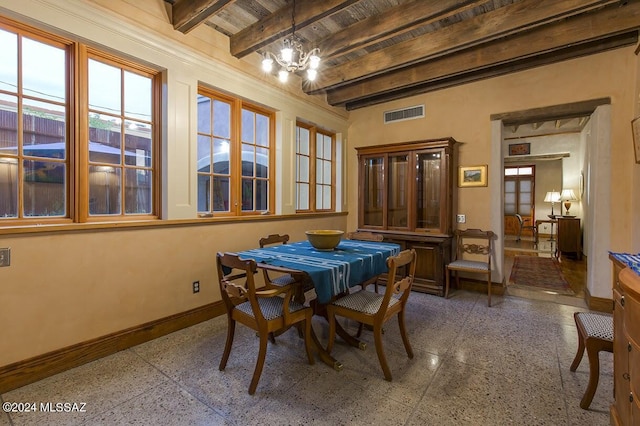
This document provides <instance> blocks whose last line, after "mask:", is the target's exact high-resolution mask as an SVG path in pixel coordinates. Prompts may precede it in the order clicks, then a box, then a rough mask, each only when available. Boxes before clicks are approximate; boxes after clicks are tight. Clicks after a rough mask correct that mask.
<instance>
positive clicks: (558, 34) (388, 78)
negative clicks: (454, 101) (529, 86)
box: [327, 2, 640, 105]
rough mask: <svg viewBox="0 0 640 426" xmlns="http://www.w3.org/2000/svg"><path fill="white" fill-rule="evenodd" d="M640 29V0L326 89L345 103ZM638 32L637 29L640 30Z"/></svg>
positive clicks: (331, 98) (330, 97) (329, 95)
mask: <svg viewBox="0 0 640 426" xmlns="http://www.w3.org/2000/svg"><path fill="white" fill-rule="evenodd" d="M638 27H640V2H634V3H629V4H628V5H627V6H625V7H620V8H610V9H605V10H602V11H600V12H598V13H592V14H587V15H582V16H576V17H574V18H571V19H568V20H565V21H560V22H556V23H554V24H550V25H547V26H544V27H542V28H538V29H535V30H532V31H529V32H527V33H522V34H517V35H514V36H511V37H509V38H508V39H504V40H500V41H497V42H493V43H490V44H487V45H484V46H479V47H477V48H476V49H471V50H466V51H462V52H459V53H457V54H454V55H450V56H447V57H441V58H437V59H435V60H431V61H427V62H423V63H420V64H417V65H415V66H413V67H409V68H406V69H401V70H396V71H393V72H390V73H387V74H384V75H380V76H376V77H372V78H369V79H366V80H362V81H359V82H354V83H353V84H349V85H346V86H344V87H336V88H334V89H329V90H327V101H328V102H329V103H330V104H331V105H344V104H346V103H348V102H352V101H354V100H357V99H361V98H363V97H365V96H375V95H376V94H380V93H384V92H392V91H395V90H398V89H401V88H406V87H411V86H415V85H419V84H423V83H424V82H428V81H436V80H441V79H445V78H449V77H451V76H456V75H461V74H463V73H465V72H467V71H468V70H479V69H487V68H490V67H492V66H496V65H500V64H505V63H508V62H512V61H516V60H521V59H526V58H532V57H534V56H536V55H540V54H543V53H546V52H553V51H554V50H559V49H562V48H563V47H565V46H572V45H579V44H583V43H584V42H587V41H594V40H598V39H604V38H606V37H608V36H610V35H613V34H622V33H625V32H629V31H633V30H637V29H638ZM636 34H637V31H636Z"/></svg>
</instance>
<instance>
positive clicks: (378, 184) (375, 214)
mask: <svg viewBox="0 0 640 426" xmlns="http://www.w3.org/2000/svg"><path fill="white" fill-rule="evenodd" d="M363 175H364V176H362V178H363V179H364V186H363V188H362V191H363V192H364V194H363V197H362V198H363V199H362V204H363V218H362V219H363V225H365V226H382V225H383V223H384V217H383V207H384V157H367V158H365V159H364V169H363Z"/></svg>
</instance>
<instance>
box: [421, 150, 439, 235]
mask: <svg viewBox="0 0 640 426" xmlns="http://www.w3.org/2000/svg"><path fill="white" fill-rule="evenodd" d="M441 157H442V153H441V152H440V151H437V152H424V153H418V154H416V161H417V164H416V173H417V175H416V185H417V188H416V192H417V194H416V202H417V206H416V207H417V215H416V218H417V223H416V227H417V228H422V229H440V224H441V219H440V197H441V189H440V184H441V182H440V177H441V175H442V173H441V167H440V165H441V163H442V161H441Z"/></svg>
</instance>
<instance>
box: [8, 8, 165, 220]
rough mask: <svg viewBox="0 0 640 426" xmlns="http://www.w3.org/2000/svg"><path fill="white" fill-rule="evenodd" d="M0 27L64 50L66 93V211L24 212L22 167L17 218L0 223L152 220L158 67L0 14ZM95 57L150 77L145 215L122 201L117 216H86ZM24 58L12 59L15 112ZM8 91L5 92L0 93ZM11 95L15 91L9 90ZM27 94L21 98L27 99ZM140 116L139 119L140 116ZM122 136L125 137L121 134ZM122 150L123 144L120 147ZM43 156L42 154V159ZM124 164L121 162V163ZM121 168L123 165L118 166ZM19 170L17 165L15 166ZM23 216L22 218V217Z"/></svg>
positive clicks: (156, 200) (156, 211) (155, 215)
mask: <svg viewBox="0 0 640 426" xmlns="http://www.w3.org/2000/svg"><path fill="white" fill-rule="evenodd" d="M0 29H2V30H4V31H7V32H11V33H15V34H17V36H18V37H19V40H20V38H22V37H27V38H29V39H32V40H35V41H38V42H40V43H44V44H48V45H52V46H55V47H59V48H64V50H65V56H66V58H65V84H66V88H65V96H66V100H65V101H64V106H65V109H66V116H65V118H66V126H65V132H66V133H65V149H66V152H65V160H64V163H65V164H66V174H65V178H66V181H65V188H64V191H65V198H66V200H65V205H66V214H65V215H64V216H32V217H24V216H23V210H24V180H23V179H24V178H23V175H24V171H21V172H20V173H19V174H18V179H19V189H18V215H17V217H7V218H3V219H2V220H0V227H15V226H29V225H42V224H52V225H53V224H60V225H66V224H74V223H88V222H101V223H104V222H118V221H141V220H157V219H159V218H160V216H161V212H160V205H161V202H160V196H161V186H160V185H161V181H162V179H161V176H162V170H161V142H160V141H161V126H162V122H161V111H162V108H161V90H162V86H161V84H162V72H161V71H160V70H159V69H158V68H152V67H151V66H148V65H145V64H142V63H141V62H138V61H136V60H134V59H129V58H127V57H126V55H124V54H120V55H117V54H112V53H108V52H106V51H104V50H101V49H99V48H96V47H93V46H89V45H87V44H84V43H81V42H79V41H76V40H72V39H69V38H65V37H63V36H59V35H57V34H54V33H50V32H47V31H43V30H40V29H38V28H34V27H31V26H29V25H25V24H22V23H20V22H16V21H13V20H11V19H8V18H4V17H0ZM21 49H22V43H21V41H18V55H19V56H18V57H19V58H20V57H21V56H22V51H21ZM90 56H91V57H93V58H100V59H99V60H100V61H101V62H105V63H109V62H110V64H111V65H114V66H116V67H119V68H124V69H126V70H127V71H130V72H133V73H136V74H143V75H145V74H146V75H147V76H149V77H151V92H152V93H151V97H152V101H151V102H152V104H151V115H152V117H151V125H152V129H153V132H152V135H151V150H152V160H151V165H150V167H149V168H148V169H149V170H151V173H152V179H151V185H153V188H152V190H151V197H152V200H151V202H150V205H151V213H150V214H137V213H133V214H132V213H126V209H125V205H124V204H122V212H121V214H119V215H111V214H110V215H91V216H90V215H89V190H88V186H89V184H88V181H89V144H88V142H89V116H88V112H89V108H88V103H89V99H88V60H89V57H90ZM22 66H23V63H22V61H19V62H18V64H17V67H18V69H17V71H18V77H17V78H18V88H16V94H17V96H18V105H19V107H18V109H17V112H18V113H20V112H21V111H22V105H23V101H22V100H23V99H24V98H25V95H24V93H21V91H22V81H21V80H22V78H23V77H22V76H23V70H22ZM0 93H8V92H5V91H3V92H0ZM9 95H10V96H14V94H11V93H9ZM32 98H33V97H32V96H26V99H32ZM123 102H124V101H123ZM17 119H18V125H17V132H18V153H17V155H15V158H17V159H18V160H19V161H22V158H23V157H25V155H24V154H23V153H22V151H21V149H20V148H21V147H22V146H23V138H24V136H23V135H22V133H23V131H24V126H23V118H22V114H18V118H17ZM142 121H144V120H142ZM123 140H124V139H123ZM123 149H124V148H123ZM45 160H46V159H45ZM123 164H124V162H123ZM124 169H125V167H124V166H123V170H124ZM20 170H22V166H21V167H20ZM124 192H125V188H123V189H122V193H123V194H122V195H121V197H122V199H124V197H125V195H124ZM21 215H22V217H21Z"/></svg>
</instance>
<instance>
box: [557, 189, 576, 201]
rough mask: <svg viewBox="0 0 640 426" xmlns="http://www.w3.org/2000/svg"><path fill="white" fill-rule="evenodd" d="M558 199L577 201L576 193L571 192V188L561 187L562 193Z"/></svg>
mask: <svg viewBox="0 0 640 426" xmlns="http://www.w3.org/2000/svg"><path fill="white" fill-rule="evenodd" d="M560 199H562V200H565V201H578V197H576V193H575V192H573V189H563V190H562V194H560Z"/></svg>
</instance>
